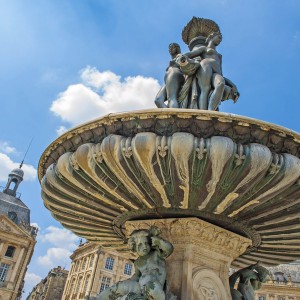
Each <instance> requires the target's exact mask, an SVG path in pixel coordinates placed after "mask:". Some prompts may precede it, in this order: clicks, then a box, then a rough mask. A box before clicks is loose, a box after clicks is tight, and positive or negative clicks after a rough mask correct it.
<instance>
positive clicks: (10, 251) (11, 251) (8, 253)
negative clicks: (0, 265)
mask: <svg viewBox="0 0 300 300" xmlns="http://www.w3.org/2000/svg"><path fill="white" fill-rule="evenodd" d="M15 250H16V248H15V247H14V246H8V247H7V249H6V252H5V256H6V257H13V256H14V253H15Z"/></svg>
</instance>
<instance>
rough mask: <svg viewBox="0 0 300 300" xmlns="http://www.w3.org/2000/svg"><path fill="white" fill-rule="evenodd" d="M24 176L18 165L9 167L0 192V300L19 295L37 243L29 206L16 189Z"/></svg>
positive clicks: (17, 297)
mask: <svg viewBox="0 0 300 300" xmlns="http://www.w3.org/2000/svg"><path fill="white" fill-rule="evenodd" d="M23 176H24V172H23V170H22V169H21V166H20V168H17V169H14V170H12V172H11V173H10V174H9V176H8V181H7V184H6V187H5V188H4V189H3V191H2V192H0V300H15V299H20V298H21V295H22V289H23V284H24V276H25V273H26V270H27V265H28V264H29V262H30V259H31V256H32V254H33V250H34V246H35V243H36V234H37V229H36V228H35V227H33V226H31V225H30V210H29V208H28V207H27V206H26V205H25V204H24V203H23V202H22V201H21V200H20V194H19V193H18V191H17V190H18V187H19V184H20V183H21V182H22V180H23Z"/></svg>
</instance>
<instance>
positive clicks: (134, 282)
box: [95, 227, 174, 300]
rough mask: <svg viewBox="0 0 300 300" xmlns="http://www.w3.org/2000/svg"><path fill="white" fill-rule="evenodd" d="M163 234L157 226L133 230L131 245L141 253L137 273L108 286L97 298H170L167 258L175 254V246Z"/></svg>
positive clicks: (101, 299) (118, 299) (155, 299)
mask: <svg viewBox="0 0 300 300" xmlns="http://www.w3.org/2000/svg"><path fill="white" fill-rule="evenodd" d="M160 233H161V232H160V230H159V229H158V228H157V227H151V228H150V230H146V229H141V230H135V231H133V232H132V234H131V236H130V238H129V240H128V245H129V247H130V249H131V250H132V251H133V252H136V253H137V254H138V256H139V257H138V258H137V259H136V261H135V262H134V268H135V274H134V275H133V276H132V277H131V278H130V279H128V280H125V281H119V282H118V283H116V284H115V285H113V286H111V287H109V288H107V289H105V290H104V291H103V292H102V293H100V294H99V295H98V296H97V297H96V298H95V299H96V300H148V299H149V300H150V299H151V300H152V299H153V300H166V299H167V295H166V294H167V293H166V261H165V258H167V257H168V256H170V255H171V254H172V252H173V246H172V244H171V243H170V242H168V241H166V240H164V239H162V238H161V237H160V236H159V235H160ZM173 299H174V298H173Z"/></svg>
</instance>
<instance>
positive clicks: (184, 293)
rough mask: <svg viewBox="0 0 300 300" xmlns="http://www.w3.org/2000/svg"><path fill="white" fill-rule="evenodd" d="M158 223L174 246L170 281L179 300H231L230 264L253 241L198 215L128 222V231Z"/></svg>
mask: <svg viewBox="0 0 300 300" xmlns="http://www.w3.org/2000/svg"><path fill="white" fill-rule="evenodd" d="M150 226H157V227H159V228H160V229H161V230H162V235H161V236H162V237H163V238H164V239H166V240H168V241H169V242H171V243H172V244H173V246H174V252H173V254H172V255H171V256H170V257H169V258H168V259H167V282H168V286H169V289H170V291H171V292H172V293H173V294H174V295H176V296H177V300H206V299H213V300H229V299H231V295H230V288H229V281H228V279H229V267H230V264H231V262H232V261H233V260H234V259H235V258H237V257H238V256H239V255H241V254H242V253H243V252H245V250H246V249H247V247H248V246H250V245H251V240H249V239H247V238H245V237H242V236H240V235H237V234H235V233H232V232H230V231H228V230H225V229H223V228H220V227H218V226H215V225H212V224H210V223H208V222H205V221H202V220H200V219H197V218H176V219H159V220H144V221H128V222H126V223H125V227H126V234H127V235H128V236H129V235H130V233H131V232H132V231H133V230H136V229H149V227H150Z"/></svg>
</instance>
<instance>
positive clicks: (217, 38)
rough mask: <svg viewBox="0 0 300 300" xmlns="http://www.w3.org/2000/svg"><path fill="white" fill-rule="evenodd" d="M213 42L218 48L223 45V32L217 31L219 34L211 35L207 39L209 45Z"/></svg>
mask: <svg viewBox="0 0 300 300" xmlns="http://www.w3.org/2000/svg"><path fill="white" fill-rule="evenodd" d="M211 41H213V42H214V44H215V45H216V46H218V45H219V44H220V43H221V41H222V34H221V32H219V31H217V32H213V33H211V34H210V35H209V36H208V37H207V39H206V43H207V44H208V43H209V42H211Z"/></svg>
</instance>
